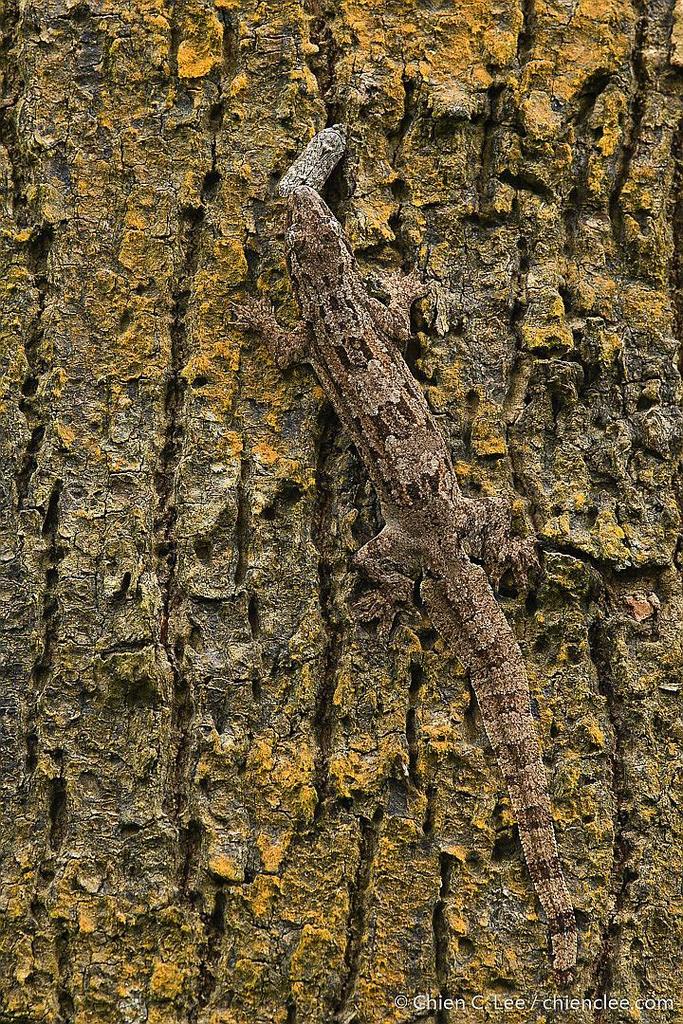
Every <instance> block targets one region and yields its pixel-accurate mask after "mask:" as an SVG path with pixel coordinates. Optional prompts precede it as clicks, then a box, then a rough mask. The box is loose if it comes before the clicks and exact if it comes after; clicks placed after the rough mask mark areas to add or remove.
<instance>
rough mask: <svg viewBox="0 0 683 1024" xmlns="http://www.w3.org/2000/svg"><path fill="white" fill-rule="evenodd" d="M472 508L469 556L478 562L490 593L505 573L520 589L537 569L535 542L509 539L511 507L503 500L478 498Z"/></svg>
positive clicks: (511, 536) (524, 539)
mask: <svg viewBox="0 0 683 1024" xmlns="http://www.w3.org/2000/svg"><path fill="white" fill-rule="evenodd" d="M474 507H475V508H476V514H475V517H474V519H475V522H476V523H477V527H476V528H475V529H474V530H473V531H472V532H471V533H470V535H469V537H468V541H469V542H470V547H471V551H472V554H473V555H474V556H475V558H478V559H480V560H481V563H482V565H483V566H484V569H485V570H486V574H487V576H488V577H489V579H490V581H491V585H492V586H493V588H494V590H497V589H498V586H499V584H500V581H501V579H502V577H503V575H504V574H505V573H506V572H507V571H508V570H509V571H510V572H511V573H512V577H513V580H514V582H515V585H516V586H517V587H519V588H520V589H523V588H524V587H525V586H526V584H527V583H528V581H529V578H530V577H533V576H534V575H536V573H537V572H538V570H539V568H540V566H539V561H538V556H537V553H536V542H535V540H534V539H533V538H532V537H519V536H513V535H512V507H511V505H510V502H509V501H508V500H507V499H505V498H480V499H478V500H477V501H476V505H475V506H474Z"/></svg>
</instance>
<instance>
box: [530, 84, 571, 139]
mask: <svg viewBox="0 0 683 1024" xmlns="http://www.w3.org/2000/svg"><path fill="white" fill-rule="evenodd" d="M520 113H521V115H522V124H523V125H524V128H525V129H526V131H527V132H529V134H531V135H533V136H535V137H536V138H538V139H549V138H554V137H555V136H556V134H557V131H558V128H559V127H560V125H561V123H562V117H561V115H560V114H559V113H558V112H557V111H556V110H554V109H553V106H552V101H551V97H550V96H549V95H548V93H547V92H541V91H539V90H538V89H532V91H531V92H530V93H528V95H526V96H525V97H524V99H523V100H522V102H521V103H520Z"/></svg>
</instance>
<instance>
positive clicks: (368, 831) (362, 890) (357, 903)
mask: <svg viewBox="0 0 683 1024" xmlns="http://www.w3.org/2000/svg"><path fill="white" fill-rule="evenodd" d="M383 818H384V809H383V808H382V807H378V808H377V810H376V811H375V813H374V814H373V816H372V818H366V817H361V818H360V822H359V824H360V846H359V853H358V868H357V871H356V876H355V878H354V881H353V885H352V886H351V887H350V907H349V918H348V923H347V930H346V948H345V949H344V964H345V967H346V977H345V979H344V982H343V984H342V986H341V990H340V993H339V998H338V999H337V1001H336V1003H335V1004H334V1006H333V1009H332V1013H331V1015H330V1018H329V1019H330V1020H331V1021H332V1020H334V1021H345V1020H352V1019H353V1017H349V1016H348V1014H349V1012H350V1010H351V1002H352V1000H353V996H354V991H355V987H356V982H357V980H358V975H359V971H360V958H361V954H362V952H363V945H364V942H365V939H366V934H367V928H368V910H369V899H370V895H371V892H372V883H373V874H374V868H375V861H376V858H377V849H378V846H379V837H380V829H381V826H382V820H383Z"/></svg>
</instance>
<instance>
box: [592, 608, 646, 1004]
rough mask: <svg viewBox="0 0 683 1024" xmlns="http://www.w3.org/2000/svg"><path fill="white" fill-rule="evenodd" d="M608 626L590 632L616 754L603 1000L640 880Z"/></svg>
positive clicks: (600, 969) (599, 990) (597, 989)
mask: <svg viewBox="0 0 683 1024" xmlns="http://www.w3.org/2000/svg"><path fill="white" fill-rule="evenodd" d="M607 629H608V626H607V625H606V623H605V619H604V617H603V615H602V613H599V617H597V618H596V619H595V621H594V623H593V625H592V626H591V628H590V630H589V646H590V654H591V660H592V662H593V665H594V666H595V671H596V674H597V684H598V692H599V693H600V694H601V695H602V696H603V697H604V698H605V701H606V707H607V715H608V718H609V722H610V726H611V730H612V751H611V764H610V774H611V782H610V788H611V791H612V794H613V797H614V817H613V834H614V838H613V845H612V869H611V875H610V885H609V890H610V893H611V895H612V898H613V901H614V902H613V906H612V908H611V910H610V912H609V916H608V918H607V920H606V922H605V925H604V927H603V933H602V941H601V945H600V950H599V953H598V955H597V957H596V960H595V962H594V964H593V967H592V977H593V979H594V981H593V984H592V987H591V988H590V989H589V992H590V994H592V995H593V996H595V997H596V998H597V997H600V996H605V995H609V994H610V992H611V986H612V981H613V958H614V956H615V953H616V951H617V949H618V946H619V940H620V933H621V927H620V924H619V915H620V912H621V910H622V907H623V904H624V900H625V897H626V893H627V888H628V885H629V884H630V882H632V881H633V880H634V879H635V878H637V872H636V871H635V870H634V868H633V866H632V864H631V863H630V860H631V856H632V853H633V847H632V843H631V841H630V840H629V838H628V836H627V835H626V833H625V830H624V827H625V825H626V824H627V822H628V810H627V793H626V781H625V766H624V744H625V741H626V740H627V737H626V736H625V735H624V733H623V731H622V726H621V718H620V713H619V705H618V701H617V699H616V697H615V693H614V685H613V681H612V677H611V670H610V664H609V653H608V650H607V648H606V639H607V632H606V630H607ZM601 1016H602V1011H598V1013H597V1016H596V1020H597V1019H601Z"/></svg>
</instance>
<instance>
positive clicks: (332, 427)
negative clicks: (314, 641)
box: [311, 402, 343, 818]
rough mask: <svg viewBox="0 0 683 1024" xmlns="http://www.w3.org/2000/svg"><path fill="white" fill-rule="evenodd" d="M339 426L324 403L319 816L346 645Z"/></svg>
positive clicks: (317, 540)
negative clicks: (336, 458)
mask: <svg viewBox="0 0 683 1024" xmlns="http://www.w3.org/2000/svg"><path fill="white" fill-rule="evenodd" d="M338 428H339V423H338V420H337V417H336V416H335V414H334V412H333V411H332V407H331V406H330V405H329V404H328V403H327V402H326V403H324V404H323V406H322V408H321V411H320V417H319V425H318V430H319V434H318V445H317V456H316V474H315V475H316V489H317V490H316V493H317V498H316V507H315V509H314V512H313V519H312V523H311V536H312V539H313V543H314V544H315V547H316V549H317V552H318V588H319V594H320V611H321V615H322V619H323V622H324V625H325V630H326V632H327V643H326V647H325V651H324V653H323V660H322V670H321V677H320V684H319V686H318V691H317V694H316V700H315V708H314V711H313V722H312V725H313V733H314V735H315V740H316V746H317V749H318V755H317V758H316V772H315V776H316V777H315V783H314V785H315V789H316V793H317V798H318V799H317V804H316V809H315V815H316V818H319V817H320V815H321V814H322V813H323V811H324V806H325V802H326V799H327V797H328V790H329V758H330V749H331V745H332V734H333V728H334V704H333V697H334V689H335V686H336V679H337V672H338V667H339V661H340V658H341V652H342V644H343V628H342V624H341V622H340V621H339V612H338V608H337V603H336V596H335V584H334V580H333V567H334V555H335V546H336V542H335V539H334V532H333V531H332V530H331V529H330V524H331V521H332V518H333V517H334V514H335V512H334V508H333V507H332V481H333V478H332V474H331V472H330V469H329V464H330V459H331V457H332V453H333V451H334V450H335V442H336V438H337V436H338V433H339V429H338Z"/></svg>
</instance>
